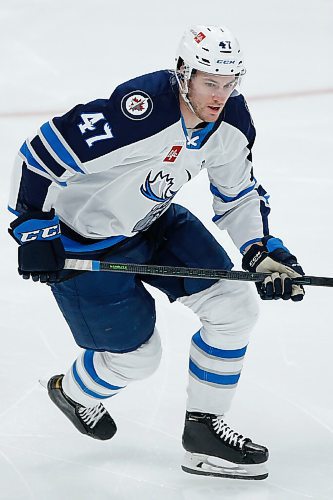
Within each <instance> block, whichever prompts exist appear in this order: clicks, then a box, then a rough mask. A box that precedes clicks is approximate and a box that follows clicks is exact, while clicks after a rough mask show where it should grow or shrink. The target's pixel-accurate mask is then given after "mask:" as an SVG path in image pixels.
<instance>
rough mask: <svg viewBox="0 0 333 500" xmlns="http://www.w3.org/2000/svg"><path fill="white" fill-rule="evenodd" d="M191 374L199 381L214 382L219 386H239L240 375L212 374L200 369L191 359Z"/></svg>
mask: <svg viewBox="0 0 333 500" xmlns="http://www.w3.org/2000/svg"><path fill="white" fill-rule="evenodd" d="M189 369H190V372H191V373H193V375H195V376H196V377H198V379H200V380H202V381H203V382H212V383H214V384H218V385H234V384H237V382H238V380H239V377H240V373H239V374H237V375H218V374H217V373H210V372H207V371H206V370H202V369H201V368H199V367H198V366H197V365H196V364H195V363H194V362H193V361H192V360H191V359H190V364H189Z"/></svg>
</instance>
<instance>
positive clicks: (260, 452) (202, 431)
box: [182, 412, 268, 479]
mask: <svg viewBox="0 0 333 500" xmlns="http://www.w3.org/2000/svg"><path fill="white" fill-rule="evenodd" d="M183 447H184V448H185V450H186V454H185V460H184V464H183V465H182V469H183V471H185V472H189V473H190V474H201V475H205V476H217V477H229V478H238V479H265V478H266V477H267V476H268V472H267V470H266V468H265V465H264V463H265V462H267V459H268V450H267V448H265V447H264V446H260V445H258V444H255V443H253V442H252V441H251V439H249V438H245V437H244V436H242V435H241V434H238V433H237V432H235V431H233V430H232V429H231V428H230V427H229V426H228V425H227V424H226V423H225V422H224V420H223V416H218V415H212V414H210V413H196V412H186V419H185V428H184V433H183Z"/></svg>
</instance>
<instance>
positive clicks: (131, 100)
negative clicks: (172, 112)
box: [121, 90, 153, 120]
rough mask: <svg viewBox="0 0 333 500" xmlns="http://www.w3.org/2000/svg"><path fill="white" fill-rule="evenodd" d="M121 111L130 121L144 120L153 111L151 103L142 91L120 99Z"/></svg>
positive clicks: (135, 91) (149, 98)
mask: <svg viewBox="0 0 333 500" xmlns="http://www.w3.org/2000/svg"><path fill="white" fill-rule="evenodd" d="M121 110H122V112H123V113H124V115H125V116H127V118H130V119H131V120H144V119H145V118H147V117H148V116H149V115H150V113H151V112H152V111H153V101H152V99H151V97H150V96H149V95H148V94H146V93H145V92H143V91H142V90H134V91H133V92H130V93H129V94H126V95H125V96H124V97H123V98H122V100H121Z"/></svg>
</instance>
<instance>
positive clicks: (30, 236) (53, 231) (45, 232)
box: [21, 224, 60, 243]
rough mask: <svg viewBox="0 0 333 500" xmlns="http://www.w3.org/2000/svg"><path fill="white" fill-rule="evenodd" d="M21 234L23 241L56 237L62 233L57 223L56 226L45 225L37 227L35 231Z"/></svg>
mask: <svg viewBox="0 0 333 500" xmlns="http://www.w3.org/2000/svg"><path fill="white" fill-rule="evenodd" d="M21 234H22V237H21V242H22V243H26V242H27V241H33V240H45V239H46V238H54V237H55V236H57V235H58V234H60V227H59V224H56V225H55V226H49V227H44V228H43V229H36V230H35V231H28V232H26V233H21Z"/></svg>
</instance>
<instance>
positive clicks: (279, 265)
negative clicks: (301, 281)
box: [242, 236, 304, 302]
mask: <svg viewBox="0 0 333 500" xmlns="http://www.w3.org/2000/svg"><path fill="white" fill-rule="evenodd" d="M261 242H262V244H263V246H261V245H258V244H254V245H252V246H251V247H250V248H249V249H248V251H247V252H246V253H245V254H244V256H243V261H242V267H243V269H245V270H246V271H251V272H259V273H271V276H268V277H267V278H266V279H265V281H263V282H261V283H256V287H257V290H258V293H259V295H260V297H261V298H262V299H263V300H272V299H283V300H288V299H291V300H293V301H294V302H298V301H300V300H302V299H303V297H304V288H303V287H302V286H300V285H292V281H291V279H290V278H295V277H297V276H304V272H303V269H302V268H301V266H300V265H299V264H298V263H297V259H296V257H295V256H294V255H292V254H291V253H290V252H289V250H288V249H287V248H286V247H285V246H284V245H283V243H282V241H281V240H280V239H278V238H274V237H273V236H265V237H264V238H262V240H261Z"/></svg>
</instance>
